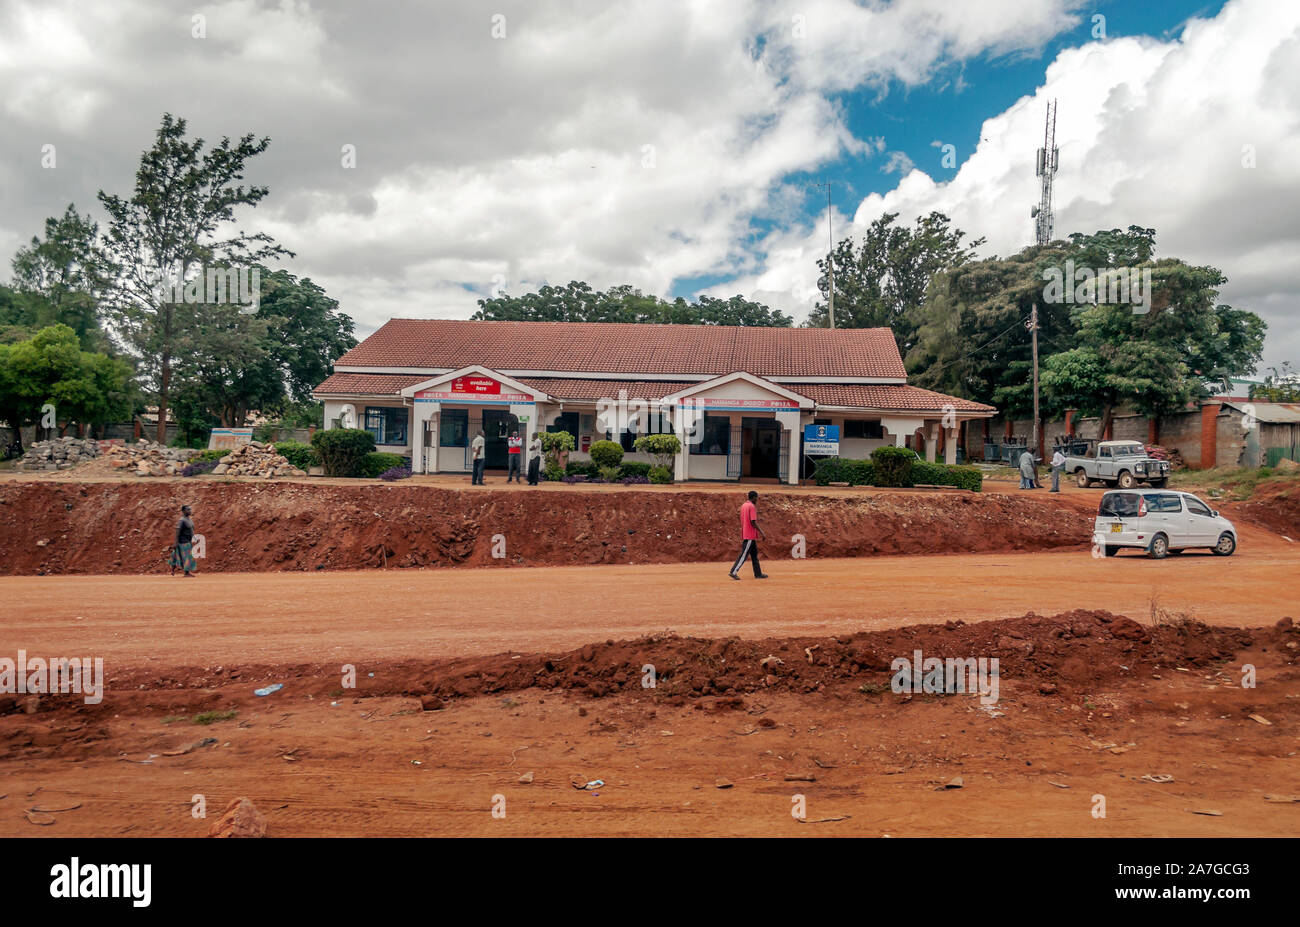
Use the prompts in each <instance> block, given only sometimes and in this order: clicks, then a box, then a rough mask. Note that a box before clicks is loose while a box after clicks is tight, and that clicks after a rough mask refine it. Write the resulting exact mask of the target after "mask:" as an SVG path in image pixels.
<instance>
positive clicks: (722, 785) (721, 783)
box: [713, 778, 733, 789]
mask: <svg viewBox="0 0 1300 927" xmlns="http://www.w3.org/2000/svg"><path fill="white" fill-rule="evenodd" d="M713 785H714V787H715V788H719V789H729V788H732V786H733V783H732V782H731V781H729V780H727V779H721V778H719V779H714V780H713Z"/></svg>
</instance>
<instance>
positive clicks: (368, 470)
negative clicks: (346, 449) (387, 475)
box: [360, 451, 406, 479]
mask: <svg viewBox="0 0 1300 927" xmlns="http://www.w3.org/2000/svg"><path fill="white" fill-rule="evenodd" d="M404 466H406V458H405V457H403V456H402V455H401V454H390V453H389V452H388V451H371V452H370V453H369V454H367V455H366V456H365V457H363V458H362V459H361V474H360V475H361V476H364V477H367V478H369V479H375V478H377V477H378V476H379V475H380V474H382V473H384V472H385V471H386V470H392V469H393V468H394V467H404Z"/></svg>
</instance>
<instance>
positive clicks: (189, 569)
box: [167, 505, 198, 576]
mask: <svg viewBox="0 0 1300 927" xmlns="http://www.w3.org/2000/svg"><path fill="white" fill-rule="evenodd" d="M190 514H191V513H190V507H189V506H188V505H182V506H181V520H180V521H178V522H177V523H176V539H175V541H173V542H172V553H171V557H170V558H169V559H168V561H167V564H168V566H170V567H171V568H172V576H175V575H176V568H177V567H180V568H181V573H182V575H184V576H193V575H194V574H195V573H196V572H198V565H197V564H195V562H194V520H193V519H192V518H190Z"/></svg>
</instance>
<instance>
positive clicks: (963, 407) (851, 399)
mask: <svg viewBox="0 0 1300 927" xmlns="http://www.w3.org/2000/svg"><path fill="white" fill-rule="evenodd" d="M427 379H428V377H427V376H424V375H423V374H409V375H407V374H404V375H400V376H397V375H390V374H379V373H336V374H334V375H333V376H331V377H330V378H329V379H328V380H326V381H325V382H324V383H322V384H321V385H320V386H318V387H317V388H316V391H317V392H318V393H335V394H349V395H357V396H361V395H365V396H383V395H392V396H396V395H397V394H398V393H400V392H401V391H402V389H403V388H405V387H407V386H412V385H414V384H416V383H420V382H422V381H424V380H427ZM519 382H521V383H523V384H525V385H527V386H531V387H532V388H533V389H537V390H541V391H542V392H544V393H546V394H547V395H548V396H552V397H554V398H556V399H569V400H578V399H585V400H588V401H592V400H596V399H606V398H609V399H613V398H616V397H617V396H618V393H619V390H626V391H627V398H628V399H659V398H662V397H663V396H666V395H668V394H669V393H675V392H677V391H678V390H681V389H685V388H686V387H687V386H693V385H697V384H694V383H677V382H672V381H668V380H590V379H585V380H584V379H576V378H575V379H566V378H564V377H521V378H520V380H519ZM779 385H780V386H781V387H783V388H785V389H787V390H789V391H790V392H792V393H798V394H799V395H801V396H807V397H808V398H809V399H811V400H812V401H813V402H815V403H817V404H818V405H822V406H847V407H851V408H859V409H880V410H881V411H886V412H889V411H895V412H942V411H943V410H944V407H945V406H947V405H951V406H952V408H953V409H954V410H955V411H957V412H992V411H994V409H993V407H992V406H986V405H981V404H980V403H978V402H971V401H970V400H969V399H957V398H956V397H954V396H946V395H944V394H943V393H936V392H932V391H931V390H928V389H921V388H920V387H917V386H903V385H895V384H857V383H781V384H779Z"/></svg>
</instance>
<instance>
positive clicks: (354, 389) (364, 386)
mask: <svg viewBox="0 0 1300 927" xmlns="http://www.w3.org/2000/svg"><path fill="white" fill-rule="evenodd" d="M427 379H429V376H428V374H423V373H417V374H409V373H400V374H387V373H335V374H331V375H330V376H329V377H328V378H327V379H326V380H325V382H324V383H322V384H321V385H320V386H318V387H316V392H318V393H326V394H330V393H342V394H346V395H349V396H396V395H397V394H398V393H400V392H401V391H402V390H404V389H406V387H408V386H414V385H415V384H416V383H423V382H424V381H425V380H427Z"/></svg>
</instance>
